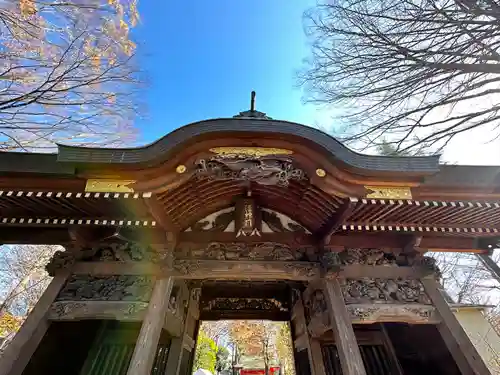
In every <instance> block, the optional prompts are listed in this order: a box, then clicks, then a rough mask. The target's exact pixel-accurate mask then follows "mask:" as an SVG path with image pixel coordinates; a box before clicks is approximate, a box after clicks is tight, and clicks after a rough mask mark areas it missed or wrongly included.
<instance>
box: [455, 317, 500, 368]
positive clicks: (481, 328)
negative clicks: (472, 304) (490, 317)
mask: <svg viewBox="0 0 500 375" xmlns="http://www.w3.org/2000/svg"><path fill="white" fill-rule="evenodd" d="M455 316H456V317H457V319H458V321H459V322H460V324H461V325H462V327H463V329H464V330H465V332H466V333H467V335H468V336H469V338H470V340H471V341H472V343H473V344H474V346H475V347H476V350H477V351H478V352H479V354H480V355H481V357H482V358H483V360H484V361H485V362H486V364H487V366H488V367H489V369H490V371H491V373H492V374H493V375H500V336H498V334H497V333H496V332H495V331H494V330H493V327H492V326H491V324H490V323H489V322H488V321H487V320H486V318H485V317H484V315H483V313H482V311H481V310H479V309H458V310H456V311H455Z"/></svg>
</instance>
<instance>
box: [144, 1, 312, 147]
mask: <svg viewBox="0 0 500 375" xmlns="http://www.w3.org/2000/svg"><path fill="white" fill-rule="evenodd" d="M314 4H315V1H314V0H300V1H298V0H297V1H290V0H253V1H241V0H240V1H235V0H213V1H202V0H195V1H181V0H170V1H147V0H143V1H140V2H139V11H140V13H141V24H140V25H139V26H138V27H137V29H136V30H135V31H134V34H135V35H134V39H136V40H137V41H138V42H139V45H140V47H139V48H140V53H141V55H143V57H141V60H142V68H143V69H144V70H145V71H146V72H147V73H148V76H149V81H150V82H149V86H148V89H147V90H146V95H147V96H146V101H147V104H148V107H149V108H148V119H146V120H142V121H139V123H138V126H139V127H140V129H141V133H142V136H141V143H143V142H151V141H153V140H156V139H157V138H159V137H161V136H162V135H164V134H166V133H168V132H169V131H171V130H173V129H175V128H177V127H179V126H182V125H185V124H188V123H190V122H194V121H198V120H204V119H207V118H214V117H230V116H233V115H235V114H237V113H238V112H240V111H243V110H246V109H248V107H249V103H250V92H251V91H252V90H255V91H256V92H257V99H256V105H257V109H258V110H260V111H263V112H266V113H267V114H268V115H269V116H271V117H273V118H276V119H283V120H290V121H296V122H300V123H308V124H312V122H313V121H314V119H315V113H316V112H315V111H316V110H315V109H314V108H313V107H312V106H304V105H302V104H301V98H302V93H301V91H300V89H298V88H296V87H295V86H296V80H295V72H296V70H298V69H300V68H301V66H302V61H303V59H304V58H305V57H307V54H308V48H307V41H306V38H305V36H304V32H303V26H302V13H303V12H304V10H306V9H307V8H308V7H310V6H313V5H314Z"/></svg>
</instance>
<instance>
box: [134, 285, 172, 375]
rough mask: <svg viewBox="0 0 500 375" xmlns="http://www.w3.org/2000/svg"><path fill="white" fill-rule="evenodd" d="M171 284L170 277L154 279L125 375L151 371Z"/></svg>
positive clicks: (142, 374) (142, 373) (141, 374)
mask: <svg viewBox="0 0 500 375" xmlns="http://www.w3.org/2000/svg"><path fill="white" fill-rule="evenodd" d="M173 284H174V279H173V278H172V277H167V278H164V279H158V280H157V281H156V283H155V286H154V288H153V293H152V294H151V299H150V301H149V305H148V310H147V312H146V316H145V318H144V321H143V322H142V326H141V330H140V332H139V337H138V338H137V343H136V345H135V348H134V353H133V354H132V359H131V360H130V365H129V367H128V371H127V375H149V374H150V373H151V369H152V367H153V362H154V358H155V354H156V348H157V347H158V341H159V340H160V335H161V330H162V328H163V325H164V323H165V316H166V313H167V310H168V304H169V300H170V293H171V291H172V286H173Z"/></svg>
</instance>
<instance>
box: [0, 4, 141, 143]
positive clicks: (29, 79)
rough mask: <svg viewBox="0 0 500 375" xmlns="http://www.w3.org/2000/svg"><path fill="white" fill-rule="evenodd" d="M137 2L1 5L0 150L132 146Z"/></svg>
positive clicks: (135, 80) (135, 83) (134, 113)
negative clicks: (59, 144)
mask: <svg viewBox="0 0 500 375" xmlns="http://www.w3.org/2000/svg"><path fill="white" fill-rule="evenodd" d="M138 17H139V16H138V12H137V0H97V1H81V0H68V1H64V2H61V1H47V2H39V1H35V0H0V44H1V45H2V48H1V49H0V150H3V151H5V150H33V149H36V150H38V151H40V150H46V149H49V150H50V149H52V148H53V147H54V142H64V143H74V144H79V145H86V144H94V145H95V144H100V145H106V146H114V145H119V144H123V143H124V142H125V143H126V142H128V141H130V139H131V137H132V136H133V129H132V124H133V120H134V118H135V116H136V113H137V110H138V103H137V95H136V94H135V93H136V90H135V89H136V88H137V84H138V82H139V76H138V72H137V70H136V69H135V66H134V64H133V55H134V51H135V44H134V43H133V42H132V40H131V39H130V34H129V29H130V28H131V27H133V26H135V25H136V24H137V22H138Z"/></svg>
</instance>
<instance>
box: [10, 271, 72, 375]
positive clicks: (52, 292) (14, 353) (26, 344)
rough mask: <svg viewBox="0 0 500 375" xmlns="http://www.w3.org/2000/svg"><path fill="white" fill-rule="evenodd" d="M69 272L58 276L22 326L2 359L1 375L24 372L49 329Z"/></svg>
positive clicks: (15, 374) (17, 374) (16, 374)
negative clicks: (52, 309) (54, 304)
mask: <svg viewBox="0 0 500 375" xmlns="http://www.w3.org/2000/svg"><path fill="white" fill-rule="evenodd" d="M68 276H69V272H68V271H67V270H65V271H63V272H61V274H59V275H56V276H55V277H54V278H53V279H52V281H51V283H50V284H49V286H48V287H47V289H46V290H45V292H44V293H43V295H42V297H40V299H39V300H38V302H37V304H36V305H35V307H34V308H33V310H31V312H30V314H29V315H28V318H27V319H26V321H25V322H24V324H23V325H22V326H21V328H20V329H19V331H18V332H17V334H16V335H15V336H14V338H13V339H12V342H11V343H10V344H9V345H8V346H7V348H6V349H5V352H4V354H3V355H2V356H1V357H0V375H19V374H21V373H22V372H23V370H24V368H25V367H26V365H27V364H28V362H29V360H30V359H31V356H32V355H33V353H34V352H35V350H36V348H37V347H38V344H40V341H42V338H43V336H44V335H45V333H46V332H47V329H48V328H49V325H50V322H49V321H48V319H47V313H48V311H49V308H50V306H51V305H52V302H54V300H55V299H56V297H57V295H58V294H59V291H60V290H61V288H62V287H63V286H64V284H65V283H66V280H67V279H68Z"/></svg>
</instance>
